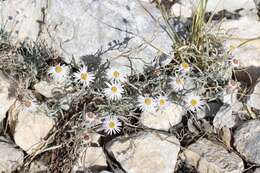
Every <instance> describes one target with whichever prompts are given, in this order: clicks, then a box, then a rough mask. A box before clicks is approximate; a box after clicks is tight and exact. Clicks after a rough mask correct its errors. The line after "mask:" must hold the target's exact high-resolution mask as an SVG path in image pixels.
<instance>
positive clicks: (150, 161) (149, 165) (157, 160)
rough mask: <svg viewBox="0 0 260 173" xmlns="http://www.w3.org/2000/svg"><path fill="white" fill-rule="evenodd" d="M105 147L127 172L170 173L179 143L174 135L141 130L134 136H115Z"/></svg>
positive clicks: (175, 159)
mask: <svg viewBox="0 0 260 173" xmlns="http://www.w3.org/2000/svg"><path fill="white" fill-rule="evenodd" d="M106 149H107V151H109V154H110V155H111V156H114V157H115V159H116V160H117V161H118V162H119V163H120V164H121V166H122V168H123V169H124V170H125V171H127V172H128V173H144V172H149V173H158V172H163V173H172V172H174V167H175V164H176V161H177V157H178V153H179V151H180V143H179V141H178V140H177V139H176V138H175V137H174V136H166V135H163V134H159V133H152V132H143V133H139V134H138V135H137V136H135V137H130V138H115V139H114V140H113V141H111V142H110V143H108V144H107V146H106ZM169 153H170V154H169Z"/></svg>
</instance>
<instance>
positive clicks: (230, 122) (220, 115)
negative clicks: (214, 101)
mask: <svg viewBox="0 0 260 173" xmlns="http://www.w3.org/2000/svg"><path fill="white" fill-rule="evenodd" d="M242 107H243V104H242V103H240V102H236V103H234V104H233V105H223V106H222V107H221V108H220V110H219V111H218V112H217V114H216V116H215V117H214V120H213V125H214V127H215V128H218V129H221V128H223V127H227V128H232V127H235V126H236V125H237V124H238V122H239V117H238V115H237V114H234V112H236V111H238V110H239V109H241V108H242Z"/></svg>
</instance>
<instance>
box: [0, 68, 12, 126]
mask: <svg viewBox="0 0 260 173" xmlns="http://www.w3.org/2000/svg"><path fill="white" fill-rule="evenodd" d="M0 88H1V89H0V122H1V121H2V120H3V119H4V118H5V115H6V112H7V111H8V109H9V108H10V107H11V105H12V104H13V103H14V101H15V93H14V92H15V88H13V87H12V84H11V82H10V81H9V80H8V79H7V78H6V77H5V76H4V75H3V73H2V72H1V71H0Z"/></svg>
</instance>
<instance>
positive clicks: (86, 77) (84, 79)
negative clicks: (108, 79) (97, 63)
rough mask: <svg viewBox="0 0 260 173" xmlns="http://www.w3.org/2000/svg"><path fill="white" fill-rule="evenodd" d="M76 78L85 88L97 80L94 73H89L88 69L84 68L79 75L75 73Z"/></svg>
mask: <svg viewBox="0 0 260 173" xmlns="http://www.w3.org/2000/svg"><path fill="white" fill-rule="evenodd" d="M73 76H74V78H75V80H76V81H77V82H79V83H82V84H83V85H84V86H89V84H90V83H92V82H93V81H94V79H95V77H94V75H93V74H92V73H89V72H88V68H87V67H86V66H83V67H82V68H80V69H79V71H78V72H77V73H74V75H73Z"/></svg>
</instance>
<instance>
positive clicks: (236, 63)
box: [230, 58, 240, 67]
mask: <svg viewBox="0 0 260 173" xmlns="http://www.w3.org/2000/svg"><path fill="white" fill-rule="evenodd" d="M230 64H231V65H232V66H233V67H239V66H240V62H239V60H238V59H237V58H232V59H231V60H230Z"/></svg>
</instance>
